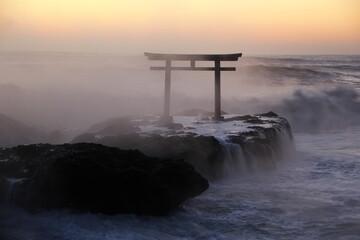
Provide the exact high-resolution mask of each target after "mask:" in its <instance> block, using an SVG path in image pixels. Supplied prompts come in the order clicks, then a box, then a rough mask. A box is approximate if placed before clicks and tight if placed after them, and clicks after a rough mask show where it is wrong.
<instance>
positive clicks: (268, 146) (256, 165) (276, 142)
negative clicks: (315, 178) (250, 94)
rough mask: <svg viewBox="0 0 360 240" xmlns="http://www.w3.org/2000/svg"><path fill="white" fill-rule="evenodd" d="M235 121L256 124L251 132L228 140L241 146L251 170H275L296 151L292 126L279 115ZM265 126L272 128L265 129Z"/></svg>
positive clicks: (244, 118)
mask: <svg viewBox="0 0 360 240" xmlns="http://www.w3.org/2000/svg"><path fill="white" fill-rule="evenodd" d="M235 119H237V120H242V121H244V122H246V123H250V124H255V125H254V126H249V128H250V129H251V130H250V131H247V132H240V133H238V134H237V135H232V136H229V138H228V139H229V141H230V142H232V143H235V144H239V145H240V146H241V148H242V150H243V154H244V157H245V160H246V163H247V167H248V169H249V170H258V169H269V168H270V169H271V168H272V169H274V168H276V162H277V160H279V159H284V158H285V157H287V156H288V155H289V154H290V153H292V152H293V151H294V145H293V139H292V132H291V128H290V125H289V123H288V121H287V120H286V119H284V118H281V117H279V116H278V115H277V114H275V113H273V112H268V113H265V114H258V115H246V116H241V117H237V118H235ZM235 119H234V118H233V119H227V121H234V120H235ZM264 125H270V126H271V127H263V126H264Z"/></svg>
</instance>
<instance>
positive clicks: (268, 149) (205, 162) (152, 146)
mask: <svg viewBox="0 0 360 240" xmlns="http://www.w3.org/2000/svg"><path fill="white" fill-rule="evenodd" d="M194 112H196V111H195V110H194ZM175 120H176V118H175ZM193 120H194V122H193V123H192V125H191V124H190V125H189V122H184V123H183V124H180V123H170V124H169V125H164V124H163V125H159V122H158V121H156V120H153V121H143V120H141V119H138V120H136V121H135V122H134V121H133V122H132V123H131V124H134V125H135V126H137V127H141V126H145V127H147V130H145V131H142V130H140V131H138V132H136V133H131V134H126V132H124V133H123V134H115V135H111V136H110V135H109V136H99V135H97V136H96V135H95V134H94V133H84V134H82V135H80V136H78V137H76V138H75V139H74V140H73V142H74V143H79V142H94V143H100V144H103V145H106V146H112V147H119V148H121V149H139V150H140V151H142V152H143V153H145V154H147V155H149V156H152V157H159V158H170V159H184V160H185V161H186V162H188V163H190V164H192V165H193V166H194V167H195V169H196V170H197V171H198V172H200V173H201V174H202V175H203V176H204V177H206V178H207V179H209V180H214V179H217V178H219V177H222V176H223V175H224V174H226V173H225V171H224V169H225V166H224V164H225V163H226V161H228V160H229V159H226V158H229V157H230V158H233V159H230V161H232V162H234V161H246V164H245V166H244V165H243V166H242V168H246V169H243V170H245V171H247V170H258V169H269V168H275V166H276V161H277V160H279V159H282V158H284V156H286V154H287V153H289V152H291V151H292V150H293V145H292V135H291V130H290V125H289V123H288V122H287V121H286V119H284V118H281V117H279V116H278V115H276V114H275V113H273V112H268V113H265V114H257V115H245V116H236V117H232V118H227V119H225V122H219V123H215V122H214V123H212V122H209V121H201V120H200V121H199V120H198V119H197V118H193ZM230 122H231V123H232V124H228V123H230ZM223 123H226V125H224V124H223ZM203 124H208V125H207V126H208V127H209V131H212V130H214V129H221V128H224V127H225V128H228V129H222V130H221V131H223V130H224V132H228V133H229V134H227V135H226V134H224V135H223V137H222V138H223V140H221V139H217V138H215V137H213V136H203V135H199V134H201V133H199V134H198V133H197V128H203V127H202V125H203ZM198 126H199V127H198ZM236 126H243V127H239V128H238V129H239V130H238V132H236V131H235V130H234V129H237V128H236ZM149 127H150V128H149ZM159 127H161V128H159ZM148 129H150V130H148ZM151 129H153V130H151ZM244 129H246V130H244ZM231 144H236V145H239V146H240V147H241V149H240V150H239V149H236V148H234V147H233V146H230V145H231ZM229 148H233V149H229ZM234 151H235V152H234ZM236 151H237V152H236ZM229 155H231V156H229ZM235 158H244V160H243V159H235ZM226 167H229V166H226Z"/></svg>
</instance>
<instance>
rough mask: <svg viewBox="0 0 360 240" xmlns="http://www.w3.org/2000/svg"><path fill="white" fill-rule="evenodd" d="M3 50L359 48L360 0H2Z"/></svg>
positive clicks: (310, 50)
mask: <svg viewBox="0 0 360 240" xmlns="http://www.w3.org/2000/svg"><path fill="white" fill-rule="evenodd" d="M0 50H31V51H36V50H51V51H80V52H82V51H91V52H115V53H123V54H140V53H141V52H143V51H159V52H166V51H171V52H239V51H242V52H244V53H249V54H327V53H329V54H331V53H336V54H341V53H344V54H360V0H302V1H300V0H222V1H219V0H177V1H175V0H174V1H173V0H128V1H125V0H0Z"/></svg>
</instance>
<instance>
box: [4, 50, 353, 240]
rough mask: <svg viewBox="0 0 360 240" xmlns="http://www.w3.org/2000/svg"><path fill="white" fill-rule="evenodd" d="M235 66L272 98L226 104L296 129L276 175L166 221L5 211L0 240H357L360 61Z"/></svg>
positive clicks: (202, 200)
mask: <svg viewBox="0 0 360 240" xmlns="http://www.w3.org/2000/svg"><path fill="white" fill-rule="evenodd" d="M67 57H68V58H71V57H69V56H67ZM9 59H10V58H9V57H7V58H5V57H3V59H2V66H1V67H2V68H5V67H6V66H8V65H10V60H9ZM12 59H13V60H12V62H11V63H12V64H15V65H16V64H17V63H18V62H19V60H16V59H17V58H15V57H13V58H12ZM14 59H15V60H14ZM71 59H73V58H71ZM73 60H74V59H73ZM38 61H40V60H38ZM74 61H75V60H74ZM76 61H79V60H78V59H77V60H76ZM111 61H114V60H113V59H112V60H111ZM5 63H6V64H5ZM37 64H38V65H41V64H43V62H41V61H40V63H37ZM47 64H48V61H47ZM238 64H239V65H238V72H237V73H236V74H235V75H232V76H230V77H231V78H237V77H238V78H242V79H244V78H246V79H247V80H246V81H245V82H242V83H243V85H249V89H254V88H255V86H251V84H254V85H258V87H259V88H261V86H260V85H259V83H263V84H264V85H265V87H266V88H268V90H267V91H266V89H265V90H264V89H263V88H261V94H260V95H261V96H263V95H264V93H268V94H267V95H266V97H264V98H261V97H257V98H256V99H255V100H254V99H253V100H252V101H245V102H244V101H243V100H241V99H240V100H239V99H225V100H224V101H225V103H224V105H225V106H227V104H229V105H228V109H232V110H233V112H232V113H242V112H244V113H247V111H250V110H249V109H248V108H246V109H245V108H240V107H239V105H238V104H239V103H242V104H247V106H251V107H252V108H251V109H252V111H260V110H261V111H266V110H268V111H270V110H275V111H276V112H277V113H279V114H280V115H282V116H284V117H286V118H288V119H289V121H290V124H291V126H292V128H293V133H294V141H295V146H296V153H295V154H294V155H292V156H291V157H288V158H287V159H283V160H281V161H278V162H277V169H276V170H271V171H258V172H252V173H246V172H239V174H237V175H236V174H235V175H234V174H232V175H231V176H229V177H226V178H224V179H220V180H218V181H215V182H211V184H210V188H209V189H208V190H207V191H206V192H205V193H203V194H202V195H200V196H198V197H196V198H193V199H190V200H188V201H186V202H185V203H184V204H183V205H182V206H180V207H179V209H178V210H177V211H175V212H173V213H172V214H170V215H169V216H166V217H147V216H136V215H115V216H106V215H102V214H73V213H70V212H69V211H50V212H42V213H38V214H30V213H28V212H26V211H24V210H22V209H20V208H17V207H15V206H11V205H8V204H7V205H5V204H0V239H1V240H23V239H34V240H43V239H44V240H45V239H58V240H70V239H71V240H73V239H74V240H75V239H76V240H82V239H84V240H87V239H89V240H103V239H104V240H110V239H111V240H113V239H184V240H185V239H214V240H215V239H216V240H217V239H244V240H245V239H246V240H251V239H269V240H270V239H284V240H285V239H286V240H288V239H294V240H297V239H299V240H300V239H301V240H308V239H339V240H340V239H341V240H350V239H351V240H355V239H360V99H359V98H360V97H359V93H360V56H266V57H248V58H245V59H244V61H243V62H239V63H238ZM5 65H6V66H5ZM12 67H13V66H12ZM22 69H23V67H22ZM24 71H25V70H24ZM26 71H28V70H26ZM34 71H35V70H34ZM75 72H76V71H75ZM78 72H79V71H78ZM7 74H8V75H7V76H8V77H11V76H12V75H11V71H10V70H8V71H7ZM265 81H267V83H265ZM17 84H18V85H20V86H22V85H21V82H18V83H17ZM225 86H226V83H225ZM236 86H237V85H236V84H234V86H233V90H234V91H235V90H236ZM238 86H242V85H241V83H239V85H238ZM275 87H276V89H277V91H279V92H275V91H273V89H275ZM238 91H239V92H241V89H240V88H239V89H238ZM259 91H260V90H259ZM253 94H254V95H256V94H257V93H256V92H254V93H253ZM275 95H276V97H275ZM268 99H276V101H275V100H274V101H272V102H271V103H269V101H267V100H268ZM236 111H238V112H236ZM239 161H241V159H239Z"/></svg>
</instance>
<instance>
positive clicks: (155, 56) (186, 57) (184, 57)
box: [144, 52, 242, 122]
mask: <svg viewBox="0 0 360 240" xmlns="http://www.w3.org/2000/svg"><path fill="white" fill-rule="evenodd" d="M144 54H145V56H147V57H148V59H149V60H162V61H165V67H150V70H165V95H164V115H163V116H162V120H163V121H165V122H171V121H172V116H171V115H170V85H171V70H175V71H214V72H215V111H214V117H213V120H215V121H221V120H223V117H222V116H221V80H220V79H221V77H220V76H221V71H235V70H236V68H235V67H221V61H237V60H238V58H239V57H241V56H242V54H241V53H234V54H160V53H148V52H145V53H144ZM172 61H190V67H172V66H171V62H172ZM195 61H213V62H214V67H196V66H195Z"/></svg>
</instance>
